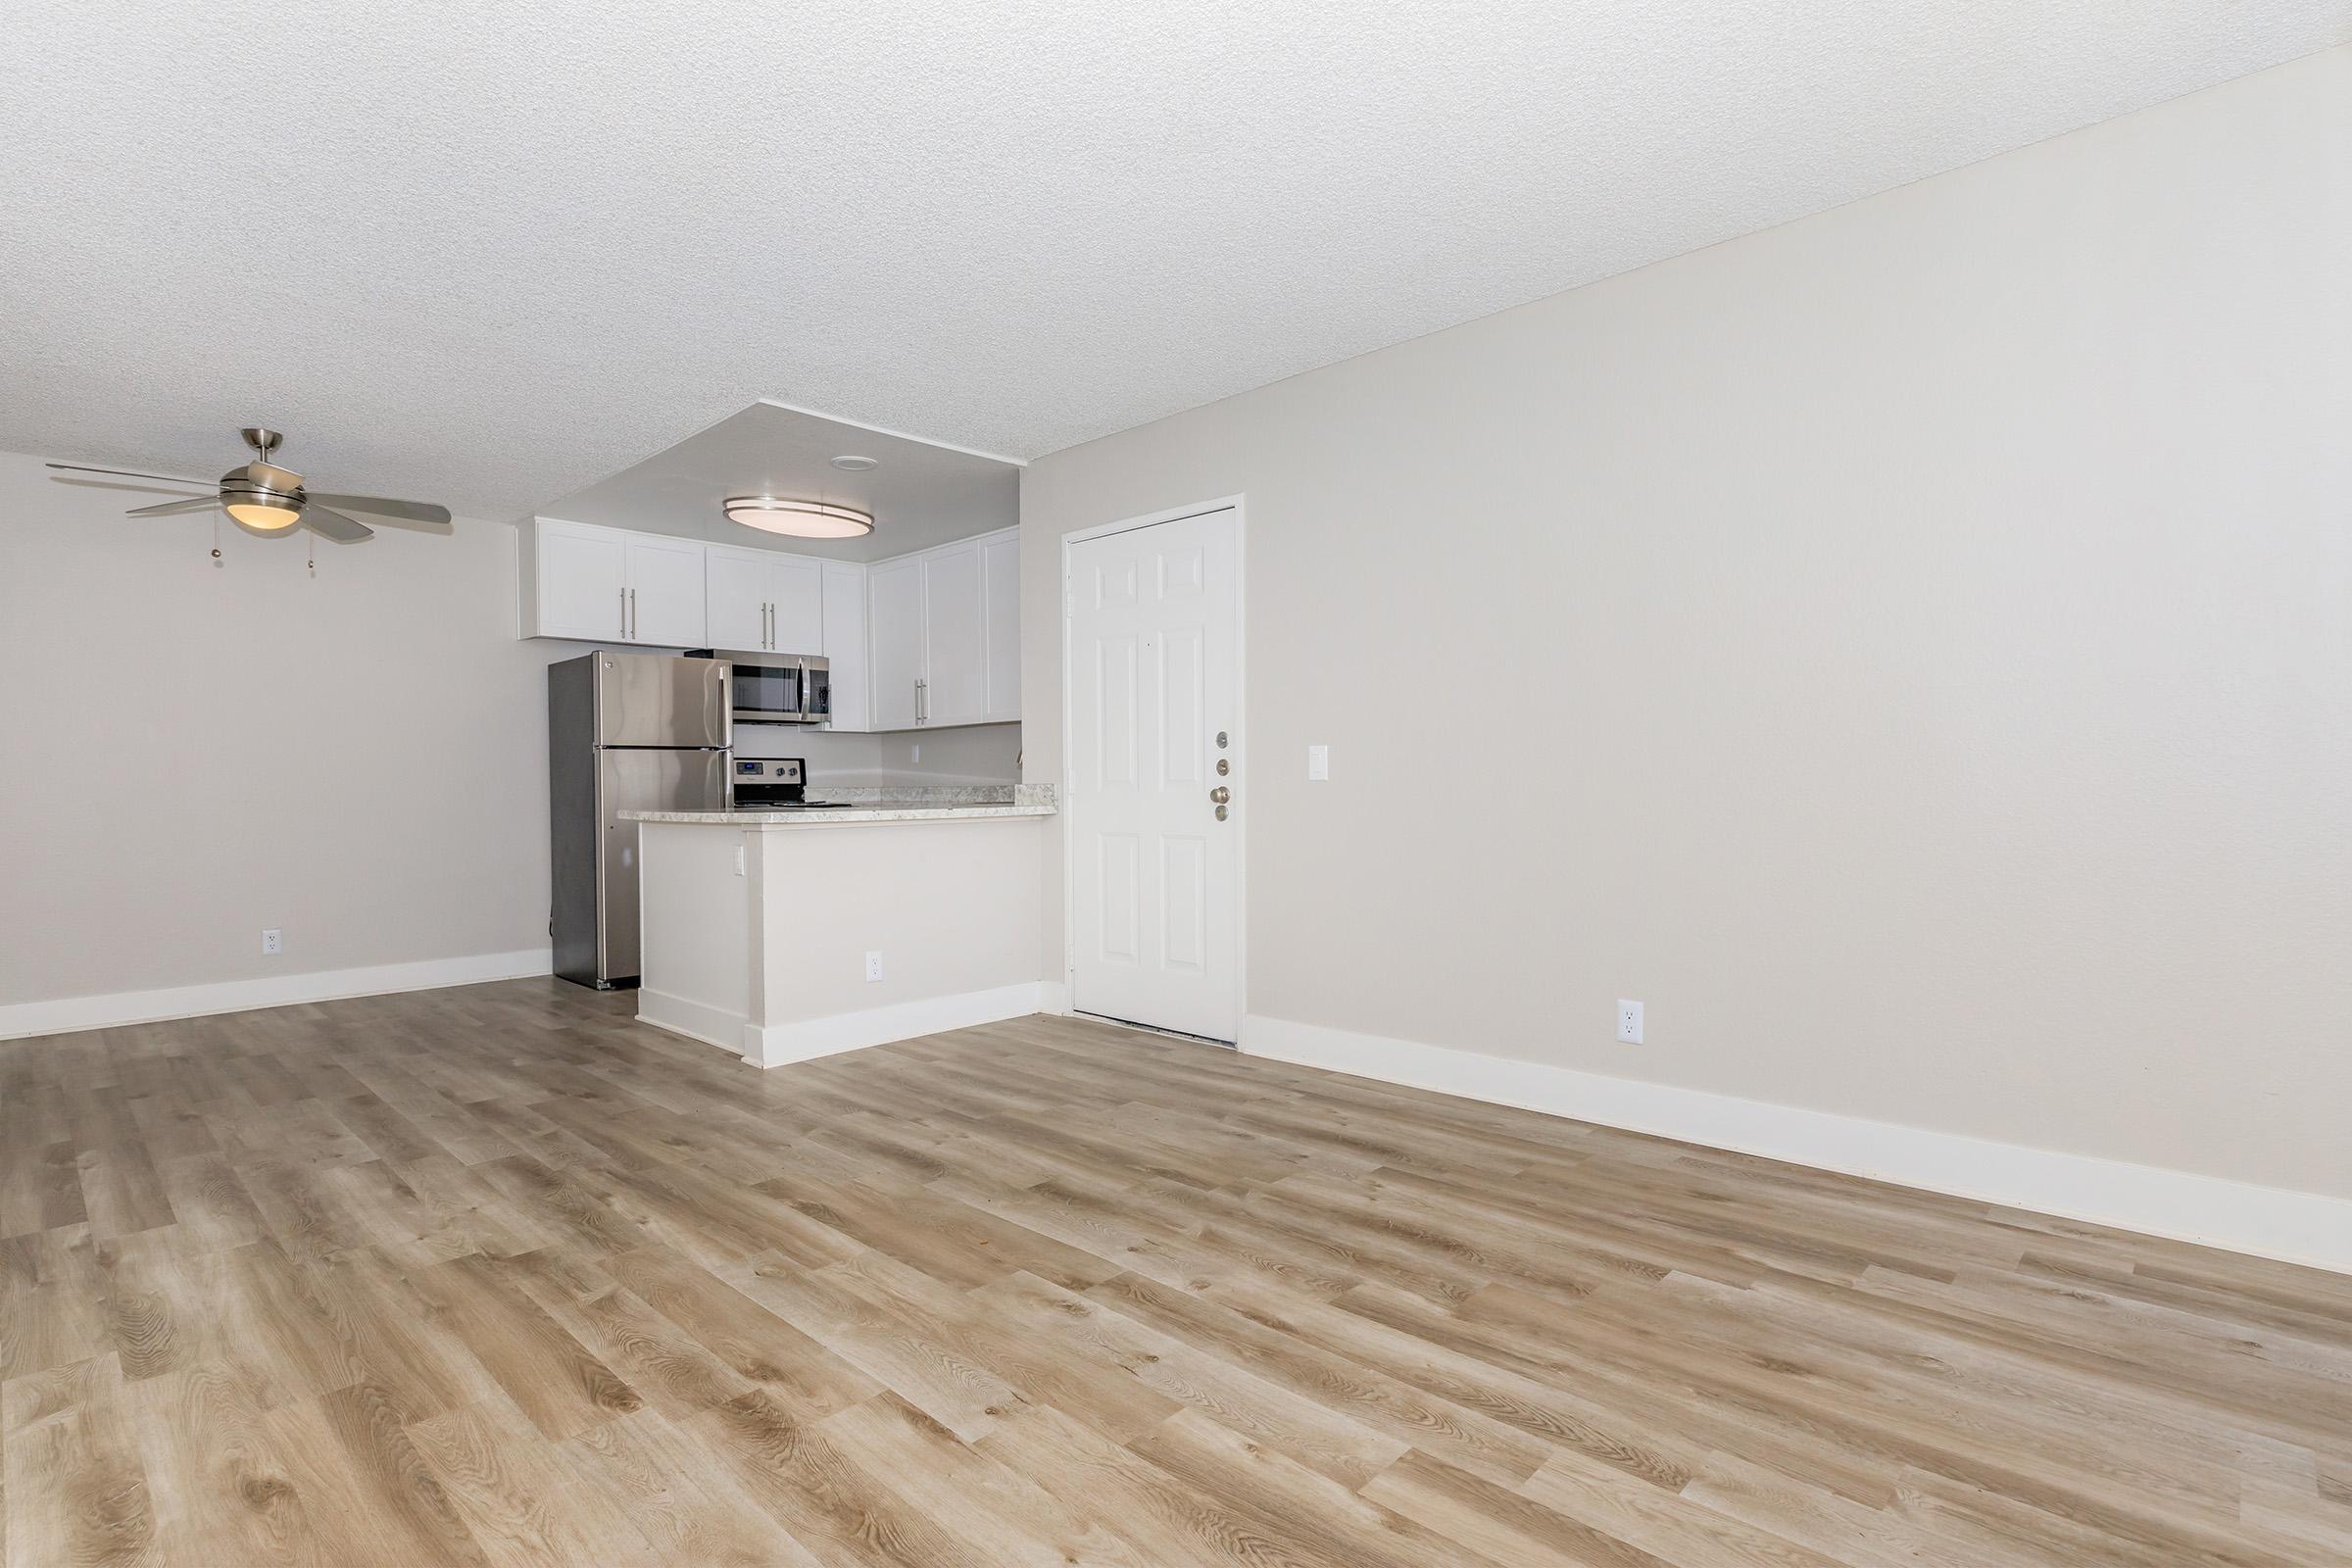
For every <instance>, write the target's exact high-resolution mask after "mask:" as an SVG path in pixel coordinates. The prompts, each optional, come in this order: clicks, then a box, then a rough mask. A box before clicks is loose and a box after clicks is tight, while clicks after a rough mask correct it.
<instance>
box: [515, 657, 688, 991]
mask: <svg viewBox="0 0 2352 1568" xmlns="http://www.w3.org/2000/svg"><path fill="white" fill-rule="evenodd" d="M727 681H728V670H727V665H726V663H725V662H723V661H721V660H715V659H676V658H672V657H669V656H667V655H663V654H610V653H595V654H589V655H586V656H585V657H583V658H580V659H567V660H565V661H564V662H562V663H560V664H550V665H549V666H548V668H547V785H548V825H549V831H550V845H549V848H550V851H551V854H550V856H549V868H550V880H551V882H552V883H553V889H552V894H553V898H552V903H553V909H552V914H551V918H550V919H549V921H548V934H549V936H550V937H552V938H553V939H554V944H555V950H556V973H558V974H560V975H562V976H563V977H564V979H566V980H576V981H578V982H579V983H580V984H581V985H584V986H595V987H596V988H598V989H599V990H607V989H610V988H612V987H613V986H622V985H634V984H636V982H637V975H638V972H639V964H638V954H639V951H640V944H639V941H638V929H637V909H638V905H637V824H636V823H634V822H623V821H621V820H620V813H621V812H623V811H723V810H725V809H726V807H727V750H728V746H729V744H730V742H731V741H732V739H733V735H734V732H733V729H732V728H731V725H732V723H733V720H732V718H731V716H730V714H731V712H732V710H731V709H730V708H729V707H728V704H727V696H728V693H727Z"/></svg>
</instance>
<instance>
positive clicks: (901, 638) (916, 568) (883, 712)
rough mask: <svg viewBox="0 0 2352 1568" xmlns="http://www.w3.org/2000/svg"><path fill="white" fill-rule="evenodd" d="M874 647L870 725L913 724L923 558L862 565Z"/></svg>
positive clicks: (919, 680) (918, 690) (918, 711)
mask: <svg viewBox="0 0 2352 1568" xmlns="http://www.w3.org/2000/svg"><path fill="white" fill-rule="evenodd" d="M865 583H866V606H867V630H866V635H867V639H868V641H869V643H870V644H871V646H872V648H873V683H872V691H873V698H874V706H873V727H874V728H876V729H912V728H914V727H915V725H916V723H917V722H919V721H920V719H921V717H922V696H923V692H922V685H923V561H922V558H921V557H920V556H907V557H906V558H905V559H903V560H899V561H886V562H883V563H882V564H879V565H873V566H868V567H866V568H865Z"/></svg>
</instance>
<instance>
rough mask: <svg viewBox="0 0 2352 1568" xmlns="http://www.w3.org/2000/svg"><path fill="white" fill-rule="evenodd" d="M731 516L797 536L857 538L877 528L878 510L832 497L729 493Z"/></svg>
mask: <svg viewBox="0 0 2352 1568" xmlns="http://www.w3.org/2000/svg"><path fill="white" fill-rule="evenodd" d="M726 511H727V520H728V521H729V522H740V523H742V524H743V525H744V526H745V527H746V528H758V529H760V531H761V532H762V533H785V534H790V535H792V536H793V537H794V538H795V539H855V538H857V537H858V535H860V534H868V533H872V532H873V531H874V515H873V514H872V513H870V512H860V511H858V509H857V508H856V507H845V506H842V505H840V504H839V503H838V502H832V501H782V500H778V499H777V498H776V497H774V496H729V497H728V498H727V503H726Z"/></svg>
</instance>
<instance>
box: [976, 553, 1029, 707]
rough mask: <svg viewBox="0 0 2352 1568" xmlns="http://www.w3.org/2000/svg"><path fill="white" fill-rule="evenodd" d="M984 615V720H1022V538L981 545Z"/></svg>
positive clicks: (982, 608)
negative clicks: (986, 663) (985, 668)
mask: <svg viewBox="0 0 2352 1568" xmlns="http://www.w3.org/2000/svg"><path fill="white" fill-rule="evenodd" d="M980 592H981V612H982V615H983V618H984V621H985V624H986V626H987V635H986V637H985V639H984V641H985V644H986V648H987V653H988V668H987V673H986V675H985V676H984V677H983V678H984V679H985V681H986V688H985V695H984V699H983V707H984V710H985V711H983V712H982V714H981V717H983V718H986V719H989V720H990V721H992V722H994V721H995V720H998V719H1006V718H1018V717H1020V716H1021V536H1020V535H1019V534H1017V533H1007V534H999V535H998V536H997V537H995V538H993V539H983V540H981V541H980Z"/></svg>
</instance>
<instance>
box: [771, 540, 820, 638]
mask: <svg viewBox="0 0 2352 1568" xmlns="http://www.w3.org/2000/svg"><path fill="white" fill-rule="evenodd" d="M767 602H768V604H769V605H770V606H771V607H772V608H771V609H770V610H769V612H768V617H767V636H768V643H767V645H768V647H769V648H771V649H773V650H774V651H775V652H777V653H779V654H808V655H809V656H810V657H811V658H821V657H823V655H824V652H825V564H824V563H823V562H821V561H811V560H809V558H808V557H806V556H777V557H776V558H775V560H774V564H773V565H771V566H769V567H768V569H767Z"/></svg>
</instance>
